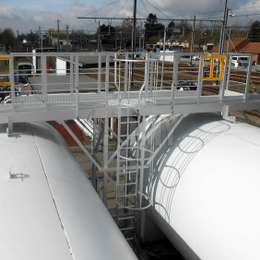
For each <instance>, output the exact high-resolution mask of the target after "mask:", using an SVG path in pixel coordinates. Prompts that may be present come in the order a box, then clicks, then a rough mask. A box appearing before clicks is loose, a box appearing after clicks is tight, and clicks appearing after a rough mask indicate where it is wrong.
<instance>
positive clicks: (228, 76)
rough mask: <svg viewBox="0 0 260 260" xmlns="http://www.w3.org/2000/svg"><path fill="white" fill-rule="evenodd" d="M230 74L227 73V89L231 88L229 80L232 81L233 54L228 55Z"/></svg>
mask: <svg viewBox="0 0 260 260" xmlns="http://www.w3.org/2000/svg"><path fill="white" fill-rule="evenodd" d="M228 59H229V60H228V75H227V83H226V89H229V82H230V76H231V67H232V63H231V61H232V56H229V57H228Z"/></svg>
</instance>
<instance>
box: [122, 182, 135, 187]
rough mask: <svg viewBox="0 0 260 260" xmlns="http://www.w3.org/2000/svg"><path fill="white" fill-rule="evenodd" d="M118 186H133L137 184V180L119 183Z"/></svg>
mask: <svg viewBox="0 0 260 260" xmlns="http://www.w3.org/2000/svg"><path fill="white" fill-rule="evenodd" d="M117 185H118V186H133V185H137V183H136V182H128V183H118V184H117Z"/></svg>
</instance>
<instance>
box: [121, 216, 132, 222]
mask: <svg viewBox="0 0 260 260" xmlns="http://www.w3.org/2000/svg"><path fill="white" fill-rule="evenodd" d="M132 219H135V216H127V217H118V221H124V220H132Z"/></svg>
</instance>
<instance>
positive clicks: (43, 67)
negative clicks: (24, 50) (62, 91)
mask: <svg viewBox="0 0 260 260" xmlns="http://www.w3.org/2000/svg"><path fill="white" fill-rule="evenodd" d="M46 61H47V59H46V55H44V54H41V87H42V95H43V101H44V102H45V104H47V94H48V90H47V66H46Z"/></svg>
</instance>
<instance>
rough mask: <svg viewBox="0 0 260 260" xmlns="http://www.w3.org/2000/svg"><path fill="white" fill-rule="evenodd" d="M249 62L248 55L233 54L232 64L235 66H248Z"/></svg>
mask: <svg viewBox="0 0 260 260" xmlns="http://www.w3.org/2000/svg"><path fill="white" fill-rule="evenodd" d="M248 63H249V57H248V56H232V60H231V64H232V65H233V66H234V67H235V68H238V67H247V66H248Z"/></svg>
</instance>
